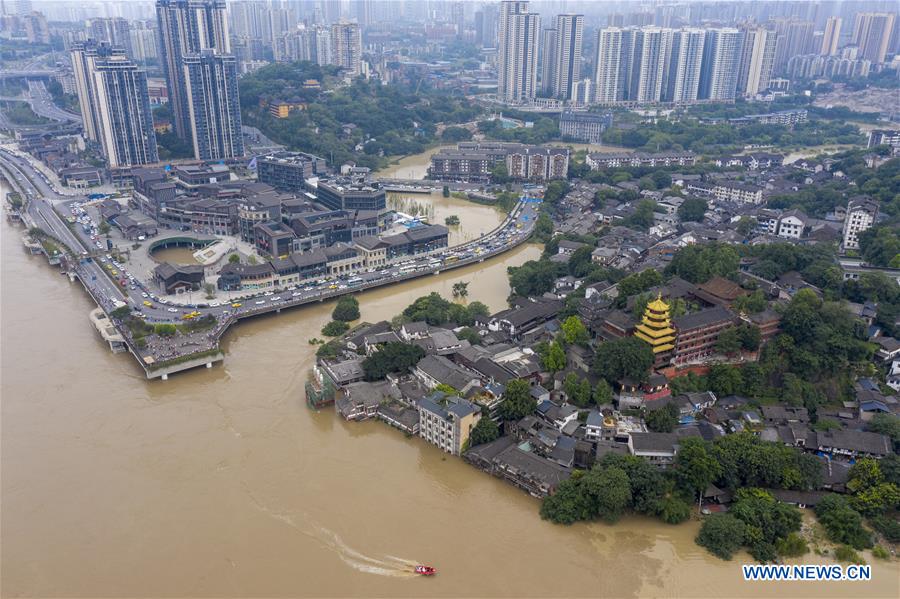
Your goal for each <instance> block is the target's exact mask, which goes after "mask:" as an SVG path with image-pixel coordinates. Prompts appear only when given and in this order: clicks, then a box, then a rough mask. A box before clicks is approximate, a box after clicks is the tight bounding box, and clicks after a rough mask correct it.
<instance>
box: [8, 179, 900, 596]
mask: <svg viewBox="0 0 900 599" xmlns="http://www.w3.org/2000/svg"><path fill="white" fill-rule="evenodd" d="M0 191H5V190H0ZM0 227H2V228H0V232H2V240H0V241H2V323H0V324H2V354H0V359H2V370H0V377H2V380H0V392H2V406H0V407H2V414H0V416H2V420H0V423H2V430H0V433H2V438H0V442H2V444H0V473H2V480H0V483H2V484H0V506H2V514H0V516H2V520H0V524H2V538H0V541H2V542H0V551H2V553H0V581H2V589H0V592H2V595H3V596H4V597H26V596H28V597H63V596H65V597H249V596H253V597H311V596H326V597H353V596H381V597H422V596H434V597H488V596H490V597H523V596H527V597H550V596H578V597H599V596H605V597H637V596H668V597H671V596H683V597H684V596H689V597H711V598H712V597H716V598H718V597H737V596H741V597H760V596H767V597H792V596H808V597H819V596H828V597H839V596H845V597H846V596H853V597H896V596H897V594H898V587H897V567H896V562H895V563H894V564H893V565H885V564H883V563H881V562H875V563H873V576H874V580H873V581H872V582H870V583H855V584H854V583H821V584H813V583H792V584H776V583H745V582H743V580H742V578H741V573H740V563H741V562H742V561H744V560H745V559H746V556H743V555H742V556H739V557H738V558H736V559H735V560H734V561H732V562H722V561H719V560H717V559H715V558H712V557H710V556H709V555H708V554H707V553H706V552H705V551H704V550H702V549H701V548H699V547H697V546H696V545H694V542H693V537H694V535H695V534H696V530H697V526H696V524H690V523H689V524H684V525H681V526H675V527H672V526H667V525H665V524H661V523H659V522H656V521H654V520H649V519H644V518H626V519H625V520H623V521H621V522H620V523H619V524H617V525H615V526H607V525H605V524H583V525H577V526H571V527H561V526H554V525H551V524H548V523H547V522H543V521H542V520H541V519H540V518H539V516H538V514H537V510H538V502H537V501H536V500H534V499H532V498H531V497H529V496H527V495H525V494H523V493H522V492H520V491H518V490H516V489H514V488H512V487H510V486H509V485H506V484H504V483H503V482H501V481H499V480H497V479H494V478H491V477H490V476H488V475H486V474H483V473H481V472H479V471H477V470H475V469H473V468H471V467H469V466H467V465H466V464H465V463H463V462H462V461H461V460H460V459H458V458H453V457H450V456H447V455H446V454H443V453H441V452H440V451H439V450H437V449H436V448H434V447H432V446H429V445H427V444H425V443H424V442H422V441H420V440H418V439H415V438H407V437H405V436H404V435H403V434H402V433H399V432H398V431H396V430H394V429H391V428H389V427H387V426H386V425H384V424H381V423H379V422H367V423H346V422H344V421H342V420H341V419H340V418H339V417H337V416H336V415H335V414H334V412H333V411H332V410H330V409H328V410H323V411H321V412H319V413H316V412H313V411H311V410H309V408H307V407H306V404H305V402H304V397H303V381H304V380H305V377H306V372H307V370H308V369H309V368H310V366H311V365H312V363H313V353H314V348H313V346H310V345H309V344H308V339H309V338H311V337H314V336H317V335H318V334H319V328H320V327H321V326H322V325H323V324H324V323H325V322H327V320H328V319H329V318H328V315H329V312H330V311H331V308H332V306H331V305H330V304H323V305H318V306H313V307H308V308H302V309H297V310H292V311H288V312H285V313H282V314H281V315H279V316H273V317H265V318H260V319H256V320H252V321H248V322H244V323H241V324H240V325H238V326H237V327H235V328H233V329H232V330H231V331H230V332H229V333H228V335H227V336H226V337H225V339H224V348H225V351H226V355H227V357H226V360H225V362H224V364H223V365H220V366H217V367H215V368H212V369H209V370H206V369H201V370H195V371H191V372H187V373H184V374H179V375H176V376H173V377H172V378H171V379H169V380H168V381H165V382H163V381H154V382H148V381H146V380H145V379H144V377H143V373H142V372H141V371H140V370H139V369H138V367H137V366H136V364H135V363H134V362H133V359H132V358H131V357H130V356H127V355H123V354H119V355H113V354H111V353H110V352H109V350H108V349H107V347H106V346H105V345H104V344H103V343H102V342H101V340H100V338H99V336H98V335H97V333H96V332H95V331H94V330H93V329H92V328H91V327H90V325H89V323H88V320H87V313H88V311H89V310H90V309H92V308H93V307H94V306H93V304H92V303H91V302H90V301H89V299H88V297H87V295H86V294H85V293H84V291H83V290H82V289H81V288H80V286H79V285H78V284H77V283H76V284H70V283H69V282H68V280H67V279H66V278H64V277H62V276H60V275H59V274H58V272H57V271H56V270H55V269H54V268H51V267H49V266H47V265H46V264H45V263H44V261H43V258H41V257H32V256H29V255H27V254H26V253H25V252H24V250H23V248H22V245H21V241H20V237H21V230H19V229H16V228H14V227H12V226H10V225H8V224H7V223H6V222H5V221H4V222H3V223H2V224H0ZM539 251H540V250H539V248H538V247H537V246H534V245H527V246H522V247H520V248H518V249H517V250H514V251H512V252H510V253H509V254H507V255H506V256H504V257H502V258H499V259H496V260H494V261H491V262H487V263H484V264H481V265H476V266H471V267H467V268H465V269H462V270H457V271H452V272H450V273H447V274H443V275H439V276H434V277H428V278H425V279H420V280H416V281H412V282H407V283H404V284H401V285H397V286H393V287H390V288H387V289H378V290H373V291H371V292H367V293H364V294H362V295H360V296H359V297H360V302H361V310H362V316H363V318H364V319H365V320H368V321H376V320H379V319H384V318H390V317H391V316H393V315H395V314H396V313H397V312H399V311H400V310H401V309H402V308H403V307H404V306H406V305H407V304H409V303H410V302H411V301H412V300H413V299H415V298H416V297H418V296H420V295H423V294H425V293H428V292H430V291H433V290H434V291H439V292H441V293H444V294H445V295H446V296H447V297H449V295H450V289H451V287H452V284H453V283H454V282H456V281H469V282H470V287H469V290H470V298H472V299H478V300H481V301H484V302H485V303H487V304H488V305H489V306H490V307H491V308H492V309H495V310H496V309H500V308H502V307H503V306H504V300H505V298H506V296H507V294H508V292H509V289H508V286H507V279H506V273H505V270H506V267H507V266H508V265H516V264H521V263H523V262H524V261H526V260H529V259H533V258H536V257H537V256H538V254H539ZM806 561H807V562H809V563H823V562H824V561H825V560H824V558H820V557H813V556H807V559H806ZM871 561H872V560H871V559H870V562H871ZM412 563H427V564H432V565H434V566H436V567H437V568H438V569H439V574H438V576H436V577H434V578H433V579H424V578H419V577H415V576H412V575H411V574H410V573H409V569H410V564H412Z"/></svg>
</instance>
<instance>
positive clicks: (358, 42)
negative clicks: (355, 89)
mask: <svg viewBox="0 0 900 599" xmlns="http://www.w3.org/2000/svg"><path fill="white" fill-rule="evenodd" d="M331 64H335V65H337V66H339V67H341V68H342V69H345V70H346V71H347V72H349V73H350V75H351V76H353V77H355V76H357V75H359V74H361V73H362V36H361V35H360V29H359V23H345V22H341V23H334V24H333V25H332V26H331Z"/></svg>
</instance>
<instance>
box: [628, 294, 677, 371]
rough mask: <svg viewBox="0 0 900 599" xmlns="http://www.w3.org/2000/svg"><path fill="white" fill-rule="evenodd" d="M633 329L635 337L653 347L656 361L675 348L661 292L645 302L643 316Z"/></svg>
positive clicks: (667, 306) (673, 336)
mask: <svg viewBox="0 0 900 599" xmlns="http://www.w3.org/2000/svg"><path fill="white" fill-rule="evenodd" d="M635 329H636V332H635V333H634V335H635V337H637V338H638V339H642V340H644V341H646V342H647V343H649V344H650V347H652V348H653V354H654V355H655V356H656V361H657V363H659V362H661V361H663V359H664V358H665V357H666V356H667V355H668V354H669V352H671V351H672V350H673V349H675V329H673V328H672V324H671V322H670V320H669V304H667V303H666V302H664V301H663V300H662V295H661V294H660V295H657V296H656V299H655V300H653V301H652V302H650V303H648V304H647V309H646V310H644V317H643V318H642V319H641V323H640V324H639V325H637V326H636V327H635Z"/></svg>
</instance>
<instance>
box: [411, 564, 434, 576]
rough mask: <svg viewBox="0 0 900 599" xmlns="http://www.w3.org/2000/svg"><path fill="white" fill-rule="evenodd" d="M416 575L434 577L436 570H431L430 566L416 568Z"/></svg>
mask: <svg viewBox="0 0 900 599" xmlns="http://www.w3.org/2000/svg"><path fill="white" fill-rule="evenodd" d="M414 571H415V573H416V574H421V575H422V576H434V575H435V574H437V570H435V569H434V568H432V567H431V566H421V565H419V566H416V569H415V570H414Z"/></svg>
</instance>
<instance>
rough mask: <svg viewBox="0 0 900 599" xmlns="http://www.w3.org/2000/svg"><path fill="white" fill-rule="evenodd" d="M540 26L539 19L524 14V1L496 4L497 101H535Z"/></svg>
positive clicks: (537, 16) (511, 0)
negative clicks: (497, 9) (498, 7)
mask: <svg viewBox="0 0 900 599" xmlns="http://www.w3.org/2000/svg"><path fill="white" fill-rule="evenodd" d="M540 24H541V18H540V15H537V14H534V13H529V12H528V2H527V0H506V1H504V2H502V3H501V4H500V26H499V29H498V37H499V40H498V46H499V47H498V48H497V52H498V60H497V98H498V99H500V100H502V101H505V102H522V101H524V100H529V99H532V98H534V97H535V92H536V91H537V57H538V35H539V33H540Z"/></svg>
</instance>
